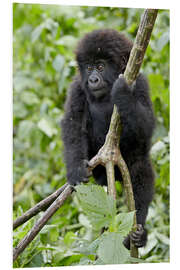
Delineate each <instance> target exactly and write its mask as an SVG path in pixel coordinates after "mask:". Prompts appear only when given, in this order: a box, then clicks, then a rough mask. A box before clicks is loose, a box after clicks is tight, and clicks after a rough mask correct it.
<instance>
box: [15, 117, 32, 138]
mask: <svg viewBox="0 0 180 270" xmlns="http://www.w3.org/2000/svg"><path fill="white" fill-rule="evenodd" d="M34 129H35V124H34V123H33V122H32V121H30V120H23V121H21V122H20V124H19V127H18V138H19V139H21V140H23V139H27V137H29V136H30V135H31V134H32V132H33V130H34Z"/></svg>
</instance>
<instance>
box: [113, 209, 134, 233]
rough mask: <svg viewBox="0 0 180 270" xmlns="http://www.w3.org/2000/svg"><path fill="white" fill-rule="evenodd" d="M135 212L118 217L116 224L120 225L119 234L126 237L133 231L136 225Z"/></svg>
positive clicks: (121, 214)
mask: <svg viewBox="0 0 180 270" xmlns="http://www.w3.org/2000/svg"><path fill="white" fill-rule="evenodd" d="M134 214H135V211H132V212H129V213H120V214H118V215H117V216H116V223H117V224H119V223H120V225H119V228H118V232H119V233H120V234H121V235H123V236H126V235H127V234H128V233H129V232H130V231H131V230H132V226H133V223H134Z"/></svg>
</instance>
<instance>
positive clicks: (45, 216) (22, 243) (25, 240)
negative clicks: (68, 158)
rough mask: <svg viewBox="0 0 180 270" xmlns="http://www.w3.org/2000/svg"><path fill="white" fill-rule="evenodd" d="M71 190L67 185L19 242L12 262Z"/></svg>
mask: <svg viewBox="0 0 180 270" xmlns="http://www.w3.org/2000/svg"><path fill="white" fill-rule="evenodd" d="M72 191H73V188H72V186H70V185H69V184H68V185H67V186H66V187H65V189H64V191H63V192H62V193H61V194H60V195H59V196H58V198H57V199H56V200H55V201H54V202H53V203H52V205H51V206H50V207H49V208H48V209H47V210H46V212H44V214H43V215H42V217H41V218H40V219H39V220H38V222H37V223H36V224H35V225H34V226H33V227H32V229H31V230H30V231H29V232H28V234H27V235H26V236H25V237H24V238H23V239H22V240H21V241H20V242H19V244H18V245H17V246H16V247H15V248H14V250H13V261H15V260H16V259H17V257H18V256H19V254H21V252H23V250H24V249H25V248H26V247H27V245H28V244H29V243H30V242H31V241H32V240H33V239H34V238H35V237H36V235H37V234H38V233H39V232H40V230H41V229H42V228H43V226H44V225H45V224H46V223H47V221H48V220H49V219H50V218H51V217H52V215H53V214H54V213H55V212H56V211H57V210H58V209H59V207H61V205H62V204H63V203H64V201H65V200H66V198H67V197H68V196H69V195H70V194H71V193H72Z"/></svg>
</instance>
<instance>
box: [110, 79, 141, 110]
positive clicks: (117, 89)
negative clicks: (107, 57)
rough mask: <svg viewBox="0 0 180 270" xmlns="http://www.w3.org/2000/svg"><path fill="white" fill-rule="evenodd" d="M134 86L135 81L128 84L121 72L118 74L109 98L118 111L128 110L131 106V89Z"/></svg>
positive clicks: (132, 100) (132, 101)
mask: <svg viewBox="0 0 180 270" xmlns="http://www.w3.org/2000/svg"><path fill="white" fill-rule="evenodd" d="M135 87H136V82H135V83H133V84H132V85H131V86H129V85H128V84H127V82H126V80H125V78H124V75H123V74H120V75H119V78H118V79H117V80H116V81H115V82H114V84H113V88H112V92H111V98H112V102H113V104H116V105H117V107H118V111H119V113H121V112H128V111H129V109H130V108H132V107H133V103H134V96H133V91H134V89H135Z"/></svg>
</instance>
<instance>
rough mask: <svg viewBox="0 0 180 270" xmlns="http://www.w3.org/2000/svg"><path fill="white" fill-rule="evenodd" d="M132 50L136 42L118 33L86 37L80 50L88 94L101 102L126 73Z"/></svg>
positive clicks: (82, 72) (77, 54)
mask: <svg viewBox="0 0 180 270" xmlns="http://www.w3.org/2000/svg"><path fill="white" fill-rule="evenodd" d="M131 48H132V42H131V41H130V40H128V39H127V38H126V37H125V36H124V35H123V34H121V33H119V32H117V31H115V30H111V29H103V30H95V31H93V32H91V33H88V34H87V35H85V36H84V37H83V39H81V40H80V42H79V44H78V47H77V50H76V59H77V62H78V66H79V70H80V75H81V81H82V87H83V89H84V91H85V92H86V93H88V95H90V96H93V97H95V98H97V99H98V98H101V97H103V96H105V95H107V94H108V93H109V92H110V91H111V88H112V85H113V83H114V81H115V80H116V79H117V78H118V75H119V74H121V73H124V70H125V68H126V65H127V61H128V59H129V55H130V51H131Z"/></svg>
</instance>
